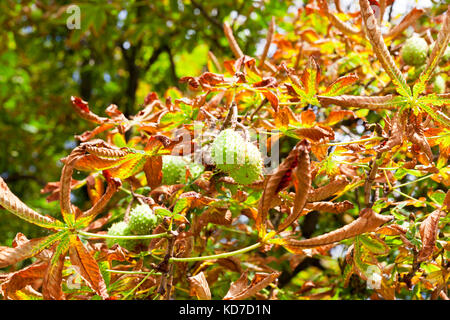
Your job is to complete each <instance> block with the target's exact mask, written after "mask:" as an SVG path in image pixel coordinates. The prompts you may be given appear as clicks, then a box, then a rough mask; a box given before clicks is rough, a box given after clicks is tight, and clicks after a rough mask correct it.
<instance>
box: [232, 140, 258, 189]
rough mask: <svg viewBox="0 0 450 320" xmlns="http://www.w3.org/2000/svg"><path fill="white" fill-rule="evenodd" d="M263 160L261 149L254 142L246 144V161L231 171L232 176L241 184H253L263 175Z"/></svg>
mask: <svg viewBox="0 0 450 320" xmlns="http://www.w3.org/2000/svg"><path fill="white" fill-rule="evenodd" d="M262 168H263V161H262V157H261V153H260V152H259V149H258V147H257V146H255V145H254V144H252V143H250V142H247V143H246V144H245V162H244V164H242V165H240V166H238V167H237V168H236V169H235V170H232V171H231V172H230V176H231V177H232V178H233V179H234V181H236V182H237V183H239V184H243V185H246V184H251V183H253V182H255V181H257V180H258V179H259V178H260V177H261V175H262Z"/></svg>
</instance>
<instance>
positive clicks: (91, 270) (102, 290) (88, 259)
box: [69, 235, 109, 299]
mask: <svg viewBox="0 0 450 320" xmlns="http://www.w3.org/2000/svg"><path fill="white" fill-rule="evenodd" d="M69 255H70V261H71V262H72V265H73V266H74V267H75V268H76V270H77V272H78V273H79V274H80V276H81V277H82V278H83V279H84V281H86V283H87V285H88V286H89V287H90V288H91V289H92V290H94V291H95V292H96V293H97V294H98V295H100V296H101V297H102V298H103V299H107V298H109V295H108V292H107V290H106V284H105V280H104V279H103V277H102V274H101V273H100V269H99V267H98V264H97V262H96V261H95V259H94V258H93V257H92V256H91V255H90V254H89V252H88V251H87V250H86V248H85V247H84V245H83V243H82V242H81V240H80V239H79V238H78V236H77V235H71V236H70V247H69Z"/></svg>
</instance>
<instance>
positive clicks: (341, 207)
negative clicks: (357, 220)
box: [305, 200, 353, 213]
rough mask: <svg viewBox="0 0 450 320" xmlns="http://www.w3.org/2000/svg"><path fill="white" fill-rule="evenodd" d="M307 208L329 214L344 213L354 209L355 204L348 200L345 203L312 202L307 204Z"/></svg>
mask: <svg viewBox="0 0 450 320" xmlns="http://www.w3.org/2000/svg"><path fill="white" fill-rule="evenodd" d="M305 208H306V209H309V210H314V211H322V212H329V213H343V212H345V211H347V210H350V209H353V203H351V202H350V201H348V200H345V201H343V202H310V203H307V204H306V206H305Z"/></svg>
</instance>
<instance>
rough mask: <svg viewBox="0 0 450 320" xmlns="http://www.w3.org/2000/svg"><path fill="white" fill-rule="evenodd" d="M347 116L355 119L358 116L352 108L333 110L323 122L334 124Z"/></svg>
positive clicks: (328, 124) (329, 124)
mask: <svg viewBox="0 0 450 320" xmlns="http://www.w3.org/2000/svg"><path fill="white" fill-rule="evenodd" d="M345 118H350V119H354V118H356V115H355V113H354V112H353V111H351V110H333V111H331V112H330V114H329V115H328V117H327V119H326V120H325V121H324V122H322V123H323V124H325V125H327V126H333V125H335V124H336V123H338V122H339V121H341V120H342V119H345Z"/></svg>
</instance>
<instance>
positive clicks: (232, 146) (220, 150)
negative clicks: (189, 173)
mask: <svg viewBox="0 0 450 320" xmlns="http://www.w3.org/2000/svg"><path fill="white" fill-rule="evenodd" d="M245 143H246V142H245V140H244V138H242V136H241V135H240V134H239V133H238V132H236V131H234V130H233V129H226V130H223V131H222V132H220V133H219V135H218V136H217V137H216V139H214V142H213V143H212V146H211V158H212V160H213V162H214V164H215V165H216V167H217V168H218V169H220V170H222V171H225V172H230V171H232V170H234V169H235V168H236V165H237V164H243V163H244V160H245V159H244V151H245Z"/></svg>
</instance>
